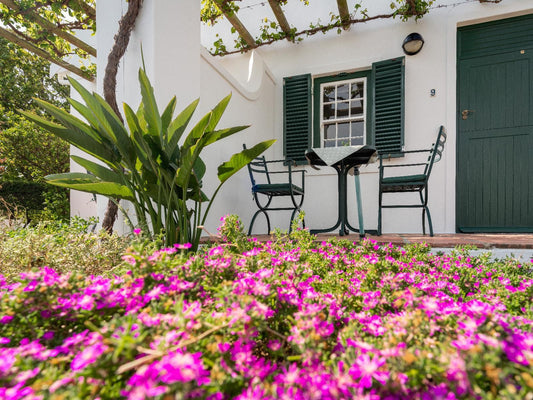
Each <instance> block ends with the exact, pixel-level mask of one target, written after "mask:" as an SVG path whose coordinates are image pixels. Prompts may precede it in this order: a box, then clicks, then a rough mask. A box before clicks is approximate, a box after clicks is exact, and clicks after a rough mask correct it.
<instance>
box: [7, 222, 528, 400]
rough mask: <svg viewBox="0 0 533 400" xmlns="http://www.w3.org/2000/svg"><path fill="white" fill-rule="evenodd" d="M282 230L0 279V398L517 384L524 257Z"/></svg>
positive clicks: (524, 330) (512, 387)
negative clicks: (312, 237)
mask: <svg viewBox="0 0 533 400" xmlns="http://www.w3.org/2000/svg"><path fill="white" fill-rule="evenodd" d="M297 235H301V236H300V237H298V236H296V238H293V240H289V241H276V242H272V243H266V244H260V243H256V242H253V241H249V242H246V241H244V242H241V243H245V244H244V245H239V246H237V245H232V244H231V243H225V244H222V245H220V246H215V247H211V248H209V249H206V250H205V251H203V252H201V253H198V254H193V255H189V256H186V255H185V254H184V253H183V252H184V251H185V250H183V249H181V248H171V249H163V250H161V251H158V252H156V253H153V254H143V252H142V251H140V252H132V253H131V254H130V255H128V256H127V257H126V261H127V262H128V263H129V269H130V270H129V271H127V272H125V273H123V274H117V275H113V276H109V277H100V276H90V277H83V276H80V275H77V274H69V275H59V274H57V273H55V272H54V271H53V270H51V269H47V268H44V269H42V270H39V271H36V272H31V273H27V274H24V275H23V276H21V278H20V279H19V280H18V281H17V282H14V283H13V282H9V283H8V282H6V281H5V280H3V279H0V300H1V303H0V398H1V399H13V400H15V399H26V400H29V399H71V398H99V399H116V398H127V399H132V400H133V399H147V398H160V399H171V398H172V399H173V398H184V399H193V398H200V399H210V400H215V399H217V400H218V399H232V398H235V399H241V400H244V399H265V400H266V399H290V400H297V399H353V398H356V399H473V398H480V399H481V398H486V399H496V398H516V399H526V398H528V396H530V397H529V398H531V392H532V391H533V372H532V366H533V332H532V331H533V307H532V301H533V274H532V265H531V264H528V265H520V264H518V263H517V262H512V261H504V262H492V261H490V260H489V259H488V258H486V257H481V258H469V257H467V256H462V255H455V256H453V257H451V256H450V257H449V256H433V255H430V254H428V253H427V250H426V249H425V248H424V247H423V246H418V247H411V248H407V249H400V248H395V247H393V246H385V247H382V248H380V247H378V246H377V245H375V244H374V243H372V242H369V241H366V242H364V243H363V245H356V244H351V243H345V242H336V243H333V242H332V243H329V242H328V243H317V244H314V243H312V242H311V241H309V240H307V241H306V240H304V239H306V238H305V233H303V232H300V233H297ZM296 239H302V241H301V243H300V244H298V242H296ZM243 246H244V247H243ZM165 396H169V397H165Z"/></svg>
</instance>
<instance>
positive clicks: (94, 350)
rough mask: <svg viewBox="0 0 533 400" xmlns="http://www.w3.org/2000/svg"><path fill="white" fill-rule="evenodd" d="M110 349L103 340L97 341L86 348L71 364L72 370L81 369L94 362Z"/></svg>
mask: <svg viewBox="0 0 533 400" xmlns="http://www.w3.org/2000/svg"><path fill="white" fill-rule="evenodd" d="M107 349H108V346H106V345H105V344H103V343H101V342H97V343H95V344H93V345H91V346H89V347H86V348H84V349H83V350H82V351H81V353H79V354H78V355H77V356H76V357H74V359H73V360H72V363H71V364H70V368H71V369H72V371H80V370H82V369H84V368H85V367H87V366H88V365H91V364H93V363H94V362H96V360H98V358H99V357H100V356H101V355H102V354H103V353H104V352H105V351H106V350H107Z"/></svg>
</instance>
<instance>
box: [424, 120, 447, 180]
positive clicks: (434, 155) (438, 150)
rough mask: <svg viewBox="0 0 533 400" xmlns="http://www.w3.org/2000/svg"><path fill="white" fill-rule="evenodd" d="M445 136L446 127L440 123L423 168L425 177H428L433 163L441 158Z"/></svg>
mask: <svg viewBox="0 0 533 400" xmlns="http://www.w3.org/2000/svg"><path fill="white" fill-rule="evenodd" d="M446 138H447V136H446V128H444V126H442V125H441V127H440V128H439V134H438V135H437V140H436V141H435V143H433V145H432V146H431V153H430V155H429V157H428V161H427V163H426V167H425V169H424V175H426V179H427V178H429V174H431V169H432V168H433V164H434V163H436V162H439V161H440V159H441V158H442V152H443V151H444V143H446Z"/></svg>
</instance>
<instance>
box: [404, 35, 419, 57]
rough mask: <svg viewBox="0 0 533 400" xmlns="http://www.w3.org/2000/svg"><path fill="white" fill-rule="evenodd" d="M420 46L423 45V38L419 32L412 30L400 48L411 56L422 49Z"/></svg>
mask: <svg viewBox="0 0 533 400" xmlns="http://www.w3.org/2000/svg"><path fill="white" fill-rule="evenodd" d="M422 46H424V38H423V37H422V35H421V34H420V33H416V32H413V33H410V34H409V35H407V37H406V38H405V40H404V41H403V44H402V49H403V52H404V53H405V54H407V55H408V56H412V55H415V54H416V53H418V52H419V51H420V50H422Z"/></svg>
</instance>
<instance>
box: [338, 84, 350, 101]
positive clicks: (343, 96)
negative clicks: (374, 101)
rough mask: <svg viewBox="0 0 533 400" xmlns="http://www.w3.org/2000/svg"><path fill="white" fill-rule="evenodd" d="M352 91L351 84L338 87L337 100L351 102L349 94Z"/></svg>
mask: <svg viewBox="0 0 533 400" xmlns="http://www.w3.org/2000/svg"><path fill="white" fill-rule="evenodd" d="M349 90H350V84H348V83H345V84H343V85H339V86H337V100H349V97H348V92H349Z"/></svg>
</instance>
